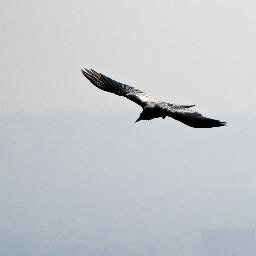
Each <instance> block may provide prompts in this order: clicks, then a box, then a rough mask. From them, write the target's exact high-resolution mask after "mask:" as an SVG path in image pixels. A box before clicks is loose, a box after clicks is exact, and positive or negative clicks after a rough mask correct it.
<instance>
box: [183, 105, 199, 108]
mask: <svg viewBox="0 0 256 256" xmlns="http://www.w3.org/2000/svg"><path fill="white" fill-rule="evenodd" d="M195 106H196V105H180V107H182V108H193V107H195Z"/></svg>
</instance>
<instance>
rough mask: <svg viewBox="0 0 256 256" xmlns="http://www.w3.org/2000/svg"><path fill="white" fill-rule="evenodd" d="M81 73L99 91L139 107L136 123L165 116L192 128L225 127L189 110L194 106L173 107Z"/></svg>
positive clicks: (97, 75) (93, 74)
mask: <svg viewBox="0 0 256 256" xmlns="http://www.w3.org/2000/svg"><path fill="white" fill-rule="evenodd" d="M82 73H83V75H84V76H85V77H86V78H87V79H88V80H89V81H90V82H91V83H92V84H94V85H95V86H96V87H98V88H99V89H101V90H104V91H107V92H111V93H114V94H116V95H118V96H123V97H126V98H127V99H129V100H131V101H133V102H135V103H137V104H138V105H140V106H141V107H142V108H143V111H142V112H141V113H140V116H139V118H138V119H137V120H136V122H138V121H141V120H152V119H154V118H159V117H161V118H163V119H164V118H165V117H166V116H169V117H172V118H173V119H175V120H178V121H180V122H182V123H184V124H186V125H188V126H191V127H194V128H212V127H220V126H224V125H226V123H225V122H220V121H219V120H215V119H211V118H207V117H204V116H202V115H201V114H200V113H198V112H195V111H193V110H191V108H192V107H194V106H195V105H175V104H171V103H168V102H163V101H158V100H155V99H154V98H153V97H152V96H151V95H149V94H147V93H145V92H143V91H141V90H139V89H136V88H134V87H131V86H129V85H126V84H123V83H120V82H117V81H115V80H113V79H111V78H109V77H107V76H105V75H103V74H100V73H97V72H96V71H94V70H92V69H91V70H87V69H84V70H83V69H82Z"/></svg>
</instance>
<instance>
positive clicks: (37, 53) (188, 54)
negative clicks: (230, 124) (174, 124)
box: [0, 0, 256, 113]
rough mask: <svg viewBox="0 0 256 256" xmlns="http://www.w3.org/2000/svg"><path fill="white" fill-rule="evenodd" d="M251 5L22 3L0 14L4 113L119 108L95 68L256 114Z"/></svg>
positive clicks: (255, 23) (217, 0) (208, 107)
mask: <svg viewBox="0 0 256 256" xmlns="http://www.w3.org/2000/svg"><path fill="white" fill-rule="evenodd" d="M255 13H256V2H255V1H254V0H232V1H231V0H226V1H222V0H214V1H205V0H193V1H189V0H171V1H170V0H162V1H145V0H143V1H124V0H121V1H120V0H119V1H114V0H109V1H99V0H96V1H80V0H79V1H67V0H61V1H60V0H55V1H49V0H46V1H34V0H33V1H32V0H26V1H18V0H8V1H7V0H2V1H1V8H0V17H1V18H0V26H1V28H0V29H1V41H0V46H1V59H0V68H1V72H0V86H1V93H0V111H1V112H16V111H18V112H23V111H25V112H34V111H35V112H38V111H39V112H42V111H60V110H75V111H84V110H86V111H89V112H90V111H102V110H111V111H119V108H120V109H121V110H125V109H127V110H128V109H135V108H136V106H135V105H134V104H133V103H128V102H126V104H120V103H121V102H122V99H120V98H118V97H115V96H112V95H110V94H107V93H105V92H100V91H99V90H96V89H95V88H93V87H92V86H90V84H89V83H88V81H86V80H85V79H84V78H83V77H82V75H81V73H80V68H81V67H88V68H94V69H95V70H97V71H99V72H102V73H105V74H107V75H109V76H111V77H112V78H115V79H116V80H119V81H122V82H127V83H129V84H130V85H133V86H136V87H138V88H141V89H144V90H146V91H147V92H150V93H151V94H152V95H153V96H154V97H155V98H160V99H163V100H168V101H170V102H172V101H174V102H177V103H186V104H197V105H199V107H200V110H202V111H205V112H212V113H216V112H217V113H219V112H224V113H225V112H233V113H234V112H235V113H236V112H242V113H253V112H254V109H255V108H256V101H255V97H256V87H255V84H256V71H255V70H256V47H255V45H256V15H255Z"/></svg>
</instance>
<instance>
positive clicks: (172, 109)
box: [159, 102, 226, 128]
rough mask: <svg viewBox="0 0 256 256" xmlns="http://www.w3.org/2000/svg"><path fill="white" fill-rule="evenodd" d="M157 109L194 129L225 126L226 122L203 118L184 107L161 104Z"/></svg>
mask: <svg viewBox="0 0 256 256" xmlns="http://www.w3.org/2000/svg"><path fill="white" fill-rule="evenodd" d="M159 107H160V108H161V109H162V111H163V112H164V113H165V115H166V116H169V117H172V118H173V119H175V120H178V121H180V122H182V123H184V124H186V125H188V126H191V127H194V128H212V127H220V126H225V125H226V122H221V121H219V120H215V119H211V118H208V117H204V116H203V115H201V114H200V113H198V112H196V111H193V110H191V109H188V108H186V107H184V106H179V105H173V104H170V103H166V102H161V103H159Z"/></svg>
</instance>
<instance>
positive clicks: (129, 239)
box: [0, 112, 256, 256]
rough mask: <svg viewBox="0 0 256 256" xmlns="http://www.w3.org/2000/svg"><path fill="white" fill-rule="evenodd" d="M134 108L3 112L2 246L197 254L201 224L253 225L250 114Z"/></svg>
mask: <svg viewBox="0 0 256 256" xmlns="http://www.w3.org/2000/svg"><path fill="white" fill-rule="evenodd" d="M135 117H136V113H135V112H130V113H122V114H110V113H105V114H103V113H101V114H100V113H98V114H93V115H92V114H86V113H80V114H79V113H55V114H1V116H0V123H1V132H0V134H1V145H2V148H1V152H2V153H1V155H0V158H1V161H0V163H1V179H0V197H1V200H0V201H1V211H0V226H1V229H0V242H1V246H0V248H1V249H0V250H1V254H2V255H22V256H23V255H24V256H25V255H26V256H27V255H160V254H161V255H195V256H201V246H202V245H201V240H202V232H203V231H204V230H207V229H228V228H232V229H233V228H236V229H241V228H242V229H244V228H253V227H255V223H256V222H255V221H256V219H255V216H256V207H255V201H256V190H255V175H256V174H255V164H254V155H255V152H254V143H253V142H254V141H255V139H256V137H255V131H254V128H255V125H256V120H255V119H251V118H245V117H241V116H240V117H237V118H233V117H232V116H223V118H225V119H227V120H229V122H230V124H231V125H230V126H228V129H226V128H225V129H210V130H201V129H200V130H195V129H191V128H189V127H185V126H184V125H183V124H177V122H176V121H175V120H168V121H165V122H163V120H155V121H152V122H145V123H141V124H138V125H137V124H136V125H135V124H134V119H135ZM245 123H250V124H251V125H250V126H247V127H245V126H244V124H245ZM205 255H207V254H205ZM209 255H212V254H210V252H209Z"/></svg>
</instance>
